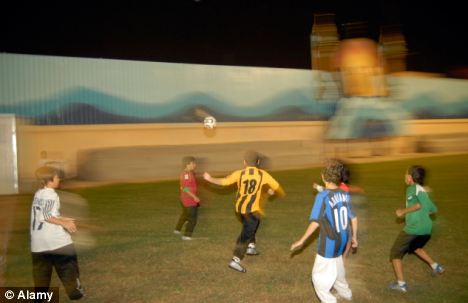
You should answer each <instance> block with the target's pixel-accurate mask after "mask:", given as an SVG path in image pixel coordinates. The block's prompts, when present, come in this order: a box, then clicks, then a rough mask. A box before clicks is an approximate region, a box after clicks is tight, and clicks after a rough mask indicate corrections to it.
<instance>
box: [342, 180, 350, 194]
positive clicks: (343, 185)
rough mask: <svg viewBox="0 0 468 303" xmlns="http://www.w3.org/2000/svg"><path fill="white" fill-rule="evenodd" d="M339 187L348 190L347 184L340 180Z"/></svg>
mask: <svg viewBox="0 0 468 303" xmlns="http://www.w3.org/2000/svg"><path fill="white" fill-rule="evenodd" d="M340 189H341V190H342V191H345V192H349V186H348V184H346V183H344V182H341V184H340Z"/></svg>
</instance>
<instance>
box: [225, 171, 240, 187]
mask: <svg viewBox="0 0 468 303" xmlns="http://www.w3.org/2000/svg"><path fill="white" fill-rule="evenodd" d="M240 174H241V170H237V171H235V172H233V173H232V174H230V175H229V176H227V177H225V178H223V179H221V184H222V185H224V186H226V185H231V184H233V183H236V182H238V181H239V178H240Z"/></svg>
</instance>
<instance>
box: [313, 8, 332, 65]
mask: <svg viewBox="0 0 468 303" xmlns="http://www.w3.org/2000/svg"><path fill="white" fill-rule="evenodd" d="M338 45H339V37H338V31H337V28H336V24H335V15H334V14H314V24H313V26H312V33H311V35H310V49H311V59H312V60H311V62H312V69H314V70H322V71H334V70H336V66H335V63H334V57H335V53H336V50H337V49H338Z"/></svg>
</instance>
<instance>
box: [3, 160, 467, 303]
mask: <svg viewBox="0 0 468 303" xmlns="http://www.w3.org/2000/svg"><path fill="white" fill-rule="evenodd" d="M410 164H422V165H424V166H426V167H427V168H428V171H429V178H428V185H429V186H430V187H431V188H432V190H433V198H434V201H435V202H436V204H437V206H438V207H439V213H438V215H437V217H436V218H435V221H434V232H433V237H432V239H431V241H430V242H429V243H428V245H427V247H426V248H427V251H428V252H429V254H431V255H432V256H433V257H434V259H436V260H438V261H440V262H441V263H442V264H443V265H444V266H445V267H446V273H444V274H443V275H442V276H439V277H432V276H431V274H430V268H429V267H428V266H426V265H425V264H424V263H423V262H422V261H420V260H418V259H417V258H416V257H415V256H412V255H411V256H407V257H405V259H404V260H403V264H404V270H405V274H406V278H407V281H408V284H409V292H408V293H407V294H400V293H395V292H393V291H390V290H388V289H387V286H388V284H389V283H390V282H392V281H393V280H394V276H393V271H392V268H391V264H390V262H389V261H388V254H389V249H390V247H391V245H392V244H393V241H394V239H395V237H396V235H397V234H398V233H399V232H400V230H401V229H402V228H403V224H402V223H401V222H398V221H397V220H396V217H395V215H394V211H395V209H396V208H398V207H402V206H404V201H405V197H404V195H405V193H404V191H405V185H404V182H403V174H404V171H405V169H406V168H407V167H408V166H409V165H410ZM351 169H352V174H353V177H354V180H352V181H353V183H354V184H356V185H358V186H361V187H362V188H364V189H365V191H366V197H365V198H364V197H359V198H360V199H359V200H357V201H355V202H354V203H355V204H354V208H355V211H356V213H357V215H358V217H359V220H360V227H361V229H360V232H359V240H360V247H359V250H358V253H357V254H355V255H351V256H350V257H349V258H348V259H347V260H346V268H347V278H348V282H349V283H350V286H351V288H352V290H353V296H354V300H353V301H354V302H392V303H393V302H468V288H467V282H468V271H467V268H468V266H467V265H468V262H467V255H468V249H467V248H468V244H467V243H468V232H467V230H466V228H465V222H468V200H467V196H468V182H467V179H468V155H457V156H440V157H429V158H420V159H411V160H403V161H392V162H382V163H367V164H356V165H353V166H352V167H351ZM272 174H273V176H275V177H276V178H277V179H278V180H279V181H280V183H281V184H282V185H283V187H284V189H285V190H286V192H287V195H286V196H285V197H284V198H281V199H274V200H271V201H269V202H268V203H267V205H266V217H265V218H264V220H263V221H262V223H261V225H260V229H259V231H258V234H257V240H258V243H257V248H258V250H259V251H260V253H261V254H260V255H259V256H255V257H246V259H245V260H244V264H245V265H246V267H247V273H246V274H241V273H238V272H235V271H233V270H231V269H229V268H228V267H227V263H228V261H229V260H230V258H231V256H232V249H233V247H234V242H235V240H236V238H237V236H238V233H239V232H240V229H241V224H240V223H239V222H238V221H237V219H236V218H235V216H234V213H233V200H234V191H233V189H219V188H216V187H215V186H207V185H203V184H199V186H200V196H201V197H202V199H203V206H202V207H201V208H200V209H199V210H200V212H199V222H198V225H197V227H196V229H195V233H194V237H196V238H197V239H195V240H193V241H190V242H185V241H182V240H181V239H180V238H179V237H178V236H176V235H174V234H173V233H172V230H173V228H174V225H175V223H176V221H177V218H178V215H179V211H180V206H179V202H178V184H177V183H176V182H175V181H171V182H160V183H144V184H117V185H111V186H102V187H95V188H86V189H76V190H73V193H74V194H78V195H80V196H81V197H83V198H84V199H86V200H87V202H88V204H89V210H88V213H87V215H86V216H87V219H86V220H85V223H86V224H87V225H82V227H83V228H82V230H86V227H87V226H92V230H93V237H94V239H95V241H96V245H95V246H94V247H92V248H88V249H85V248H84V247H82V246H78V255H79V261H80V268H81V277H82V282H83V284H84V286H85V289H86V292H87V298H86V299H85V302H236V303H237V302H318V299H317V298H316V296H315V294H314V290H313V287H312V285H311V281H310V272H311V268H312V264H313V261H314V256H315V251H316V245H317V241H316V239H312V241H311V242H310V243H309V245H308V246H307V247H305V248H304V249H303V250H302V251H300V252H299V253H298V254H296V255H294V256H292V255H291V254H290V253H289V246H290V244H291V243H292V242H293V241H295V240H297V239H298V238H299V237H300V236H301V235H302V233H303V232H304V230H305V228H306V227H307V225H308V216H309V212H310V209H311V206H312V203H313V199H314V192H313V190H312V186H311V185H312V182H314V181H318V180H319V169H307V170H293V171H282V172H273V173H272ZM64 196H65V197H67V195H65V193H64ZM68 196H70V197H73V195H71V194H68ZM64 200H67V199H66V198H65V199H64ZM71 200H73V199H71ZM1 201H2V202H3V203H7V202H5V201H10V203H12V201H14V202H15V203H16V204H15V211H14V214H15V215H14V220H13V224H12V230H11V231H10V234H9V235H10V241H9V245H8V256H7V271H6V275H5V279H6V285H7V286H32V279H31V261H30V255H29V235H28V232H29V231H28V225H29V221H28V220H29V207H30V203H31V196H30V195H20V196H15V197H9V199H2V200H1ZM62 204H63V205H62V214H63V215H67V214H68V213H67V206H70V205H71V204H67V201H63V202H62ZM4 206H5V205H2V208H3V207H4ZM79 227H80V226H79ZM77 241H78V242H80V241H81V240H79V239H77ZM53 284H54V285H55V286H57V285H59V284H60V283H59V281H58V280H57V278H56V276H55V275H54V280H53ZM67 300H68V299H67V298H66V296H65V295H64V291H63V288H61V302H68V301H67Z"/></svg>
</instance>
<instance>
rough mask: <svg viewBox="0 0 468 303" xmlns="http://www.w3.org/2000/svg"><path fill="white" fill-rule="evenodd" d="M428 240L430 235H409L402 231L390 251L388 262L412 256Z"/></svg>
mask: <svg viewBox="0 0 468 303" xmlns="http://www.w3.org/2000/svg"><path fill="white" fill-rule="evenodd" d="M429 239H431V235H409V234H407V233H405V232H404V231H402V232H401V233H400V234H399V235H398V237H397V238H396V240H395V243H393V246H392V249H391V250H390V261H391V260H393V259H402V258H403V256H404V255H405V254H407V253H409V254H412V253H414V251H415V250H416V249H418V248H423V247H424V245H426V243H427V241H429Z"/></svg>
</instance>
